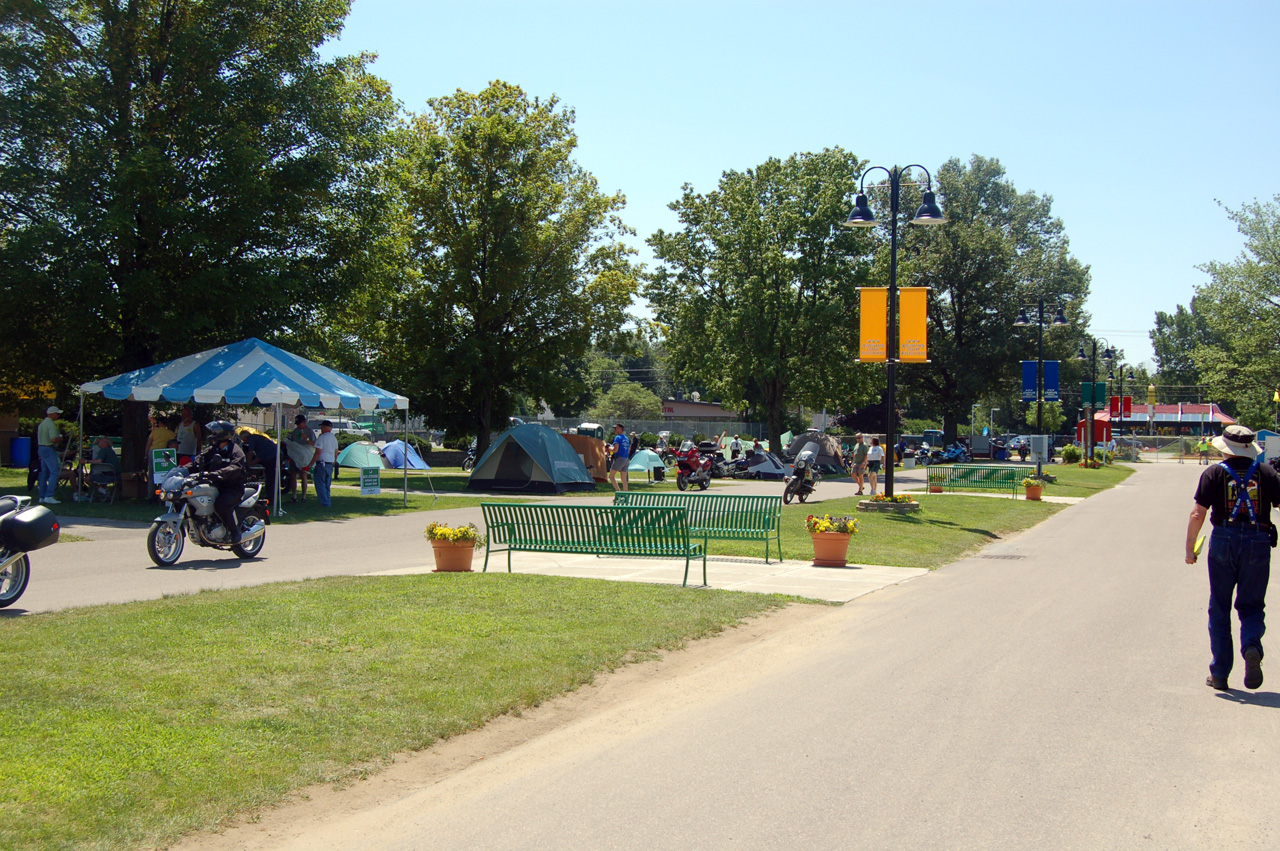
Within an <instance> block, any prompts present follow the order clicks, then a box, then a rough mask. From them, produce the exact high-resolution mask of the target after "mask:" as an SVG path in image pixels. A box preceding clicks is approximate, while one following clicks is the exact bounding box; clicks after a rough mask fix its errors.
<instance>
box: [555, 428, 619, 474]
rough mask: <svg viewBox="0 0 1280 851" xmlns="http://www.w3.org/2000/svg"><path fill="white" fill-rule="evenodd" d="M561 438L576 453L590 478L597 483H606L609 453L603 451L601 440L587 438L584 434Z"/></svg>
mask: <svg viewBox="0 0 1280 851" xmlns="http://www.w3.org/2000/svg"><path fill="white" fill-rule="evenodd" d="M563 437H564V439H565V440H567V441H569V445H570V446H572V447H573V451H574V452H576V453H578V457H579V458H581V459H582V463H583V465H584V466H586V468H587V472H589V473H590V474H591V478H593V479H595V480H596V481H597V482H604V481H608V473H609V453H608V452H606V451H605V442H604V441H603V440H598V439H597V438H594V437H588V436H587V435H585V434H566V435H563Z"/></svg>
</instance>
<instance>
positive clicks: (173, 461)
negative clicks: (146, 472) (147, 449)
mask: <svg viewBox="0 0 1280 851" xmlns="http://www.w3.org/2000/svg"><path fill="white" fill-rule="evenodd" d="M176 466H178V450H176V449H152V450H151V481H152V482H153V483H154V484H157V485H158V484H160V482H162V481H164V477H165V476H167V475H169V471H170V470H172V469H173V468H174V467H176Z"/></svg>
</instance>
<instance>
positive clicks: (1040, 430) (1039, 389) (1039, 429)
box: [1013, 293, 1067, 478]
mask: <svg viewBox="0 0 1280 851" xmlns="http://www.w3.org/2000/svg"><path fill="white" fill-rule="evenodd" d="M1037 306H1038V311H1037V313H1036V326H1037V327H1038V328H1039V338H1040V342H1039V349H1038V352H1037V354H1036V434H1037V435H1038V436H1039V437H1040V439H1041V445H1042V446H1043V441H1044V293H1040V301H1039V302H1038V305H1037ZM1027 310H1028V308H1027V307H1024V308H1022V310H1020V311H1018V318H1017V319H1015V320H1014V322H1013V324H1014V325H1015V326H1016V327H1023V326H1026V325H1030V324H1031V320H1030V319H1028V318H1027ZM1053 324H1054V325H1066V324H1067V318H1066V317H1065V316H1063V315H1062V308H1061V307H1059V308H1058V311H1057V312H1056V313H1055V314H1054V315H1053ZM1043 462H1044V452H1043V451H1041V452H1037V453H1036V478H1040V476H1041V475H1042V473H1043V472H1044V465H1043Z"/></svg>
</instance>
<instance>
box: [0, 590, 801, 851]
mask: <svg viewBox="0 0 1280 851" xmlns="http://www.w3.org/2000/svg"><path fill="white" fill-rule="evenodd" d="M793 599H794V598H789V597H781V596H765V595H757V594H742V593H733V592H724V591H714V590H700V591H696V592H691V591H688V590H685V589H681V588H676V587H670V586H660V585H647V584H638V583H619V582H607V581H597V580H581V579H564V578H559V577H549V576H527V575H523V576H522V575H518V574H517V575H507V574H491V575H479V574H428V575H421V576H403V577H341V578H331V579H322V580H315V581H310V582H304V583H289V584H274V585H265V586H258V587H254V588H244V589H237V590H232V591H220V592H205V593H201V594H197V595H193V596H185V597H173V598H168V599H164V600H157V601H151V602H141V603H130V604H126V605H116V606H101V607H93V608H87V609H76V610H70V611H65V612H57V613H52V614H47V615H31V616H27V617H22V618H13V619H0V645H2V646H4V648H5V651H6V654H5V655H6V658H7V659H9V662H8V663H6V668H5V674H4V676H3V677H0V705H4V706H6V707H9V708H10V710H11V711H9V712H7V713H6V718H5V722H4V727H5V732H4V750H5V753H4V758H3V759H2V760H0V847H3V848H15V849H28V848H30V849H35V848H40V849H49V848H85V847H94V848H135V847H139V846H144V847H152V846H161V845H165V844H167V843H169V842H171V841H173V840H174V839H175V838H177V837H178V836H180V835H182V834H183V833H185V832H188V831H191V830H198V829H208V828H212V827H215V826H217V825H218V824H220V823H222V822H224V821H225V820H226V819H228V818H229V817H231V816H232V815H234V814H236V813H238V812H243V811H245V810H251V809H253V808H256V807H261V806H264V805H268V804H271V803H273V802H276V801H279V800H280V799H281V798H282V797H283V796H285V795H286V794H287V793H288V792H289V791H290V790H293V789H297V788H299V787H302V786H305V785H308V784H311V783H316V782H331V781H340V780H343V779H344V778H352V777H357V776H359V775H360V774H361V773H363V772H367V771H368V770H370V768H371V767H376V766H377V765H378V764H379V763H380V762H382V761H383V760H386V759H387V758H388V757H389V756H390V755H391V754H394V753H396V752H398V751H404V750H406V749H409V750H412V749H420V748H425V747H427V746H429V745H430V744H432V743H433V742H435V741H436V740H438V739H440V738H442V737H447V736H453V735H456V734H458V733H461V732H464V731H466V730H469V729H472V728H475V727H477V726H478V725H480V724H483V723H484V722H485V721H486V720H487V719H490V718H493V717H495V716H497V715H501V714H503V713H507V712H518V711H519V710H520V709H521V708H522V707H529V706H534V705H537V704H538V703H540V702H542V701H545V700H547V699H549V698H551V697H554V696H555V695H558V694H561V693H563V692H565V691H568V690H573V689H575V688H577V687H578V686H580V685H582V684H584V683H588V682H590V681H591V680H592V678H593V677H594V676H596V675H597V674H599V673H600V672H602V671H608V670H610V669H613V668H615V667H617V666H619V665H622V664H625V663H627V662H628V661H632V660H636V659H642V658H647V657H649V656H650V655H651V654H653V653H654V652H655V651H657V650H659V649H662V648H675V647H679V646H681V645H682V644H683V643H684V642H686V641H688V640H691V639H694V638H699V637H703V636H707V635H711V634H714V633H716V632H718V631H720V630H722V629H724V628H725V627H727V626H729V625H731V624H734V623H736V622H738V621H739V620H740V619H742V618H745V617H749V616H752V615H755V614H758V613H760V612H762V611H765V610H768V609H773V608H775V607H778V606H781V605H784V604H785V603H786V602H788V601H791V600H793Z"/></svg>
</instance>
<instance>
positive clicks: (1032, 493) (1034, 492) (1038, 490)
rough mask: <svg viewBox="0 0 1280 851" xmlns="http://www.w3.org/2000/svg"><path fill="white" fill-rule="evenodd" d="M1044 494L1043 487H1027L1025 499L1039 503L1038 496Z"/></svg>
mask: <svg viewBox="0 0 1280 851" xmlns="http://www.w3.org/2000/svg"><path fill="white" fill-rule="evenodd" d="M1042 493H1044V485H1027V499H1030V500H1034V501H1035V502H1039V501H1040V495H1041V494H1042Z"/></svg>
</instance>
